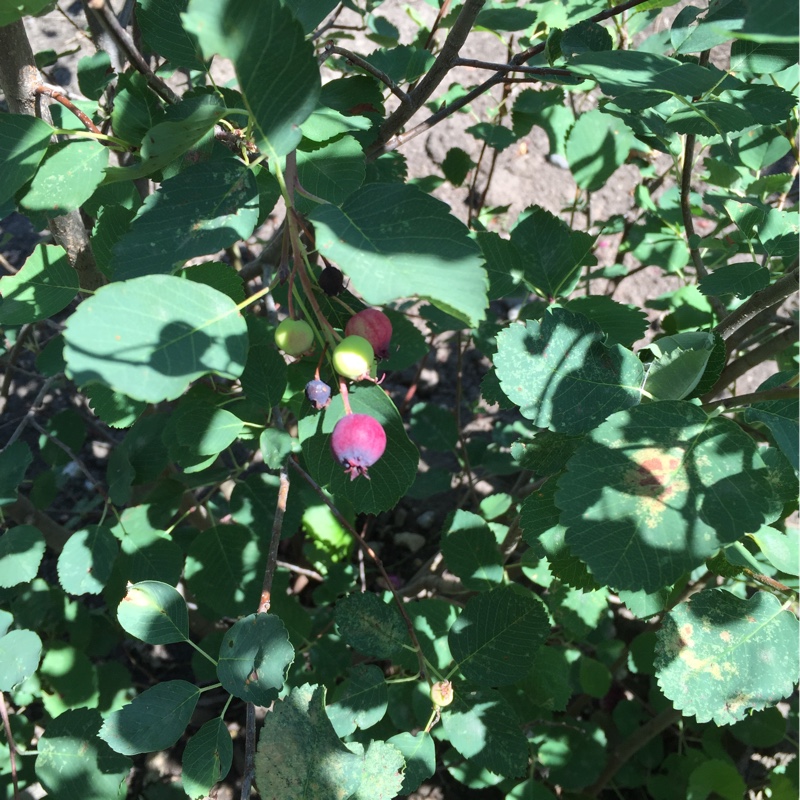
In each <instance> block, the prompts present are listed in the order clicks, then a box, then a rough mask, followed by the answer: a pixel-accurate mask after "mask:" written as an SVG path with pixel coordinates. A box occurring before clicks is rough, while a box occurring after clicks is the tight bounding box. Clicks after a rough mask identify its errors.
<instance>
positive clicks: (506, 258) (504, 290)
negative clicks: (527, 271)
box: [475, 231, 524, 300]
mask: <svg viewBox="0 0 800 800" xmlns="http://www.w3.org/2000/svg"><path fill="white" fill-rule="evenodd" d="M475 239H476V241H477V242H478V245H479V246H480V248H481V253H482V254H483V257H484V259H486V271H487V272H488V274H489V283H490V286H489V299H490V300H497V299H499V298H500V297H505V295H507V294H510V293H511V292H513V291H514V289H515V288H516V286H517V285H518V284H519V283H520V281H521V280H522V276H523V274H524V262H523V259H522V253H520V251H519V249H518V248H517V246H516V245H515V244H514V243H513V242H511V241H509V240H508V239H502V238H501V237H500V235H499V234H498V233H494V232H490V231H480V232H478V233H477V234H476V236H475Z"/></svg>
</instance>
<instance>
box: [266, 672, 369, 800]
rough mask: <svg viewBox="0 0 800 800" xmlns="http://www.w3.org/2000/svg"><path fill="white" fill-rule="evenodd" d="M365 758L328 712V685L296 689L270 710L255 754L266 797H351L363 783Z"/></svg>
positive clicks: (286, 799) (309, 799) (310, 799)
mask: <svg viewBox="0 0 800 800" xmlns="http://www.w3.org/2000/svg"><path fill="white" fill-rule="evenodd" d="M362 764H363V760H362V757H361V756H358V755H356V754H355V753H351V752H350V751H349V750H348V749H347V748H346V747H345V746H344V745H343V744H342V743H341V741H339V738H338V737H337V736H336V734H335V733H334V730H333V728H332V726H331V723H330V722H329V721H328V717H327V715H326V714H325V689H324V687H322V686H316V687H314V686H310V685H308V684H305V685H304V686H300V687H298V688H295V689H292V690H291V692H290V693H289V695H288V696H287V697H286V698H285V699H284V700H280V701H278V702H277V703H275V706H274V707H273V709H272V712H271V713H269V714H267V716H266V717H265V719H264V725H263V727H262V728H261V735H260V736H259V741H258V751H257V753H256V784H257V786H258V790H259V792H260V793H261V796H262V797H280V798H281V800H317V799H318V798H323V797H324V798H325V799H326V800H347V798H349V797H352V795H353V793H354V792H355V791H356V789H358V786H359V784H360V782H361V770H362Z"/></svg>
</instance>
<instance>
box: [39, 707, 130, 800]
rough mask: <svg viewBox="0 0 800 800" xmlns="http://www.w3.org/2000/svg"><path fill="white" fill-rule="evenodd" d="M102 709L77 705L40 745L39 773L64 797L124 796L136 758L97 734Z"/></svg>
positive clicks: (52, 792)
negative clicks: (132, 759) (127, 756)
mask: <svg viewBox="0 0 800 800" xmlns="http://www.w3.org/2000/svg"><path fill="white" fill-rule="evenodd" d="M101 723H102V717H101V716H100V712H99V711H95V710H93V709H88V708H77V709H74V710H71V711H65V712H64V713H63V714H61V715H60V716H58V717H57V718H56V719H54V720H52V721H51V722H50V723H49V724H48V725H47V728H46V729H45V731H44V733H43V734H42V736H41V738H40V739H39V743H38V745H37V751H38V755H37V757H36V777H37V778H38V779H39V780H40V781H41V782H42V785H43V786H44V787H45V789H47V792H48V794H49V796H51V797H58V798H63V800H114V798H116V799H117V800H124V798H125V796H126V794H127V788H128V787H127V785H126V784H125V778H126V777H127V775H128V772H129V771H130V768H131V766H132V762H131V760H130V759H129V758H126V757H125V756H122V755H119V753H115V752H114V751H113V750H112V749H111V748H110V747H109V746H108V745H107V744H106V743H105V742H103V741H101V740H100V739H98V738H97V733H98V731H99V730H100V725H101Z"/></svg>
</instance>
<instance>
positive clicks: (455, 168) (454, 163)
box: [442, 147, 475, 186]
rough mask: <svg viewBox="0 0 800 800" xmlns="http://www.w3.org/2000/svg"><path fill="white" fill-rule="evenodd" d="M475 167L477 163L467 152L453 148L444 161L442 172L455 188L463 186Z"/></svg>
mask: <svg viewBox="0 0 800 800" xmlns="http://www.w3.org/2000/svg"><path fill="white" fill-rule="evenodd" d="M474 166H475V162H474V161H473V160H472V159H471V158H470V156H469V153H467V152H466V150H462V149H461V148H460V147H451V148H450V149H449V150H448V151H447V155H446V156H445V157H444V161H442V172H444V176H445V178H447V180H448V181H450V183H452V184H453V186H461V184H462V183H464V181H465V180H466V177H467V175H468V174H469V171H470V170H471V169H472V168H473V167H474Z"/></svg>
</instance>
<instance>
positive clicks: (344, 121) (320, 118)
mask: <svg viewBox="0 0 800 800" xmlns="http://www.w3.org/2000/svg"><path fill="white" fill-rule="evenodd" d="M367 91H369V90H367ZM356 105H358V104H356ZM371 127H372V121H371V120H370V119H368V118H367V117H362V116H359V115H355V114H351V113H350V110H349V109H342V110H337V109H335V108H328V106H325V105H319V106H318V107H317V108H316V110H315V111H314V113H313V114H312V115H311V116H310V117H309V118H308V119H307V120H306V121H305V122H304V123H303V124H302V125H301V126H300V128H301V130H302V131H303V138H304V139H306V140H308V141H306V142H304V143H303V147H304V150H301V151H298V157H299V156H300V153H301V152H304V151H305V150H306V149H307V150H311V149H312V148H313V145H312V143H317V144H324V143H325V142H330V141H331V140H332V139H336V140H339V139H340V138H343V135H344V134H345V133H350V132H351V131H368V130H369V129H370V128H371ZM348 138H350V139H353V141H355V139H354V138H353V137H352V136H351V137H348ZM351 148H352V145H349V146H348V149H351ZM359 153H360V154H361V155H362V156H363V151H362V150H361V148H360V146H359ZM307 155H308V154H307ZM298 163H299V161H298ZM361 163H362V165H363V163H364V162H363V158H362V160H361ZM361 171H363V170H361ZM362 181H363V177H362ZM360 185H361V181H359V183H358V184H357V185H356V187H354V188H357V187H358V186H360Z"/></svg>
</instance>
